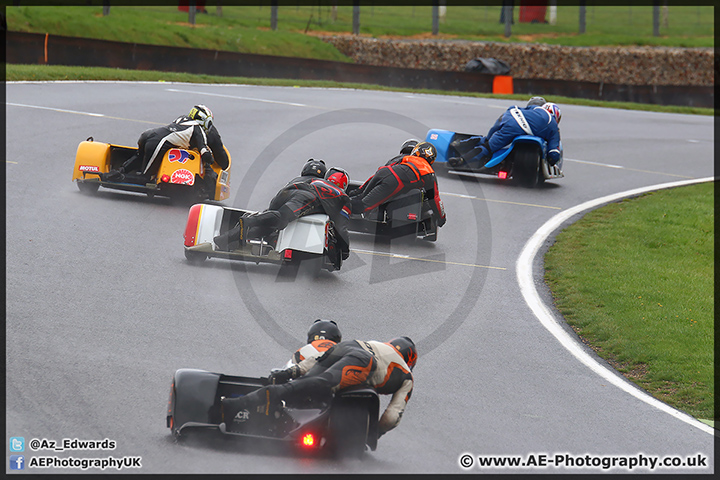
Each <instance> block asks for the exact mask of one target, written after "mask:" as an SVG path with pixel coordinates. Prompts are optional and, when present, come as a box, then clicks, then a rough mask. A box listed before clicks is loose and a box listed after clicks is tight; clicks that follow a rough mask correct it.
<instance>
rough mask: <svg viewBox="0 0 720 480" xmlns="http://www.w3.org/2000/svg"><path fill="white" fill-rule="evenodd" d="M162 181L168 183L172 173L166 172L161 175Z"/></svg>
mask: <svg viewBox="0 0 720 480" xmlns="http://www.w3.org/2000/svg"><path fill="white" fill-rule="evenodd" d="M160 181H161V182H163V183H168V182H169V181H170V175H168V174H165V175H163V176H162V177H160Z"/></svg>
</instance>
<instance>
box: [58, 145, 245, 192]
mask: <svg viewBox="0 0 720 480" xmlns="http://www.w3.org/2000/svg"><path fill="white" fill-rule="evenodd" d="M226 151H227V149H226ZM136 152H137V148H136V147H126V146H122V145H114V144H110V143H104V142H95V141H94V140H93V138H92V137H90V138H88V139H87V140H85V141H83V142H80V144H79V145H78V148H77V153H76V155H75V168H74V170H73V176H72V180H73V181H74V182H76V183H77V186H78V188H79V189H80V191H81V192H84V193H95V192H97V191H98V189H99V187H104V188H110V189H114V190H124V191H129V192H139V193H146V194H147V195H149V196H153V195H158V196H164V197H186V198H196V199H198V200H204V199H209V200H217V201H221V200H225V199H227V198H228V197H229V196H230V165H231V164H232V161H231V160H230V154H229V152H228V159H229V160H230V164H229V165H228V167H227V169H225V170H222V169H221V168H220V167H219V166H218V165H217V164H216V163H214V164H213V165H212V167H211V168H212V169H213V171H214V172H215V174H216V175H217V181H216V182H215V185H214V188H208V185H206V183H205V182H204V179H205V176H206V171H205V167H204V166H203V164H202V161H201V158H200V153H199V152H197V151H195V150H184V149H181V148H172V149H170V150H168V151H167V152H166V153H165V155H164V156H163V158H162V161H161V163H160V167H159V170H158V173H157V175H156V176H155V179H154V180H152V181H150V182H147V181H144V180H143V179H142V177H141V176H139V175H132V174H129V175H127V178H126V179H124V180H113V181H108V180H102V179H101V175H100V174H102V173H108V172H109V171H110V170H117V169H118V168H120V166H122V164H123V163H124V162H125V161H126V160H128V159H129V158H130V157H131V156H133V155H134V154H135V153H136Z"/></svg>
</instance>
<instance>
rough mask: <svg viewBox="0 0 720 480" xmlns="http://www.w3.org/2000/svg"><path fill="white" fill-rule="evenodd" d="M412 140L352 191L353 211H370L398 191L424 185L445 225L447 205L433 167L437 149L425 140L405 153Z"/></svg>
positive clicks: (434, 210) (395, 194)
mask: <svg viewBox="0 0 720 480" xmlns="http://www.w3.org/2000/svg"><path fill="white" fill-rule="evenodd" d="M410 142H415V141H414V140H408V141H406V142H405V143H404V144H403V146H402V148H401V150H400V153H401V154H400V155H398V156H397V157H394V158H393V159H391V160H390V161H389V162H388V163H387V164H385V165H383V166H381V167H380V168H378V169H377V171H376V172H375V174H374V175H373V176H372V177H370V178H369V179H368V180H367V181H366V182H365V183H363V184H362V185H361V186H360V188H358V189H357V190H355V191H353V192H351V195H352V197H351V198H352V211H353V213H365V212H369V211H370V210H373V209H374V208H377V207H378V206H380V205H382V204H383V203H387V202H388V201H389V200H390V199H392V198H393V197H395V196H397V195H401V194H403V193H406V192H409V191H410V190H412V189H414V188H422V189H424V190H425V192H426V194H427V197H428V199H429V200H430V202H431V203H432V206H433V213H434V215H435V217H436V220H437V223H438V226H439V227H442V226H443V225H444V224H445V221H446V217H445V207H443V203H442V200H440V193H439V191H438V187H437V178H436V177H435V170H433V168H432V164H433V162H434V161H435V158H436V157H437V150H436V148H435V146H434V145H432V144H431V143H428V142H421V143H417V144H416V145H415V146H414V147H413V148H412V150H411V151H410V152H409V153H407V154H403V153H404V152H406V151H407V150H406V149H407V148H408V146H409V143H410Z"/></svg>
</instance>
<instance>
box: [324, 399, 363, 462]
mask: <svg viewBox="0 0 720 480" xmlns="http://www.w3.org/2000/svg"><path fill="white" fill-rule="evenodd" d="M369 431H370V413H369V412H368V409H367V407H366V406H365V405H363V404H361V403H355V402H352V403H341V404H339V405H337V406H335V408H334V409H333V412H332V416H331V417H330V432H331V434H332V438H333V443H334V451H335V455H337V456H338V457H341V458H361V457H362V455H363V453H365V444H366V443H367V436H368V432H369Z"/></svg>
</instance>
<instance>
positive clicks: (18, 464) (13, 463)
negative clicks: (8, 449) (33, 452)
mask: <svg viewBox="0 0 720 480" xmlns="http://www.w3.org/2000/svg"><path fill="white" fill-rule="evenodd" d="M24 468H25V456H24V455H10V470H23V469H24Z"/></svg>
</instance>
